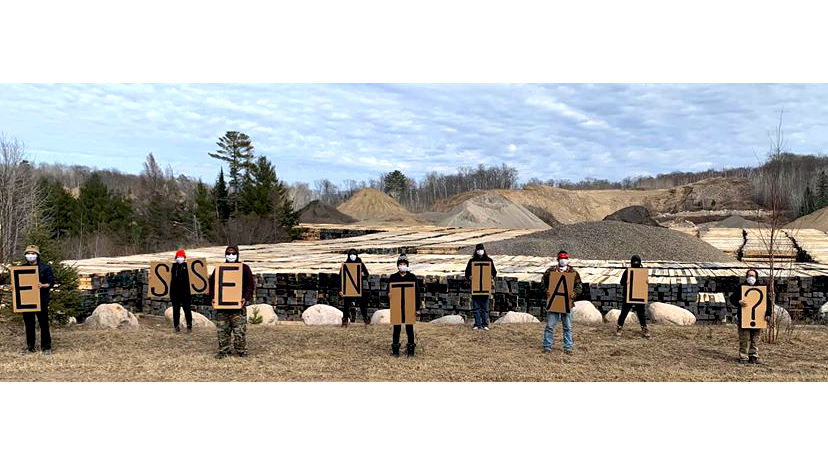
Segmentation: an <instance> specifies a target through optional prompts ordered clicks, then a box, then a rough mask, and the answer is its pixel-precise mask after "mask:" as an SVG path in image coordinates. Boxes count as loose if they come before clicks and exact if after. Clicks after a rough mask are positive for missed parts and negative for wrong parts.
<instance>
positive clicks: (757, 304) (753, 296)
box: [740, 286, 768, 329]
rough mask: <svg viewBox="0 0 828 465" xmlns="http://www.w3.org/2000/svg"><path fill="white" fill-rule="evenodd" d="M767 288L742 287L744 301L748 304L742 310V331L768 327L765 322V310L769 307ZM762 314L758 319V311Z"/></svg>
mask: <svg viewBox="0 0 828 465" xmlns="http://www.w3.org/2000/svg"><path fill="white" fill-rule="evenodd" d="M767 295H768V292H767V287H766V286H742V300H743V301H745V302H746V303H747V305H746V306H744V307H742V308H741V310H740V311H741V312H742V325H741V327H742V329H762V328H765V327H766V326H767V323H766V322H765V315H764V313H765V312H764V311H763V310H764V309H765V308H766V307H767ZM757 308H758V309H759V310H760V312H762V315H760V316H759V318H756V309H757Z"/></svg>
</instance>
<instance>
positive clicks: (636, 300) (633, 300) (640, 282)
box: [615, 255, 650, 339]
mask: <svg viewBox="0 0 828 465" xmlns="http://www.w3.org/2000/svg"><path fill="white" fill-rule="evenodd" d="M630 268H633V270H632V271H630V270H624V274H622V275H621V289H622V290H623V291H624V295H623V297H622V298H621V315H619V316H618V324H616V325H615V338H616V339H619V338H621V330H622V329H623V328H624V321H626V320H627V315H628V314H629V313H630V310H633V311H635V314H636V316H638V322H639V323H640V324H641V337H643V338H646V339H649V338H650V330H649V329H648V328H647V314H646V313H645V312H644V304H646V303H647V270H645V269H643V268H641V257H639V256H638V255H633V256H632V258H631V259H630ZM639 269H640V270H639ZM636 288H639V289H640V291H639V290H638V289H636ZM636 292H640V293H641V294H643V295H634V294H635V293H636Z"/></svg>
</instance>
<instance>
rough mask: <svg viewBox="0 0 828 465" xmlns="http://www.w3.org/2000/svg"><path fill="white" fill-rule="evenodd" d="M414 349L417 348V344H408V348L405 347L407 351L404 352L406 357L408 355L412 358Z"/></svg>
mask: <svg viewBox="0 0 828 465" xmlns="http://www.w3.org/2000/svg"><path fill="white" fill-rule="evenodd" d="M415 347H417V344H415V343H413V342H412V343H411V344H408V346H406V349H407V350H406V355H408V356H409V357H413V356H414V348H415Z"/></svg>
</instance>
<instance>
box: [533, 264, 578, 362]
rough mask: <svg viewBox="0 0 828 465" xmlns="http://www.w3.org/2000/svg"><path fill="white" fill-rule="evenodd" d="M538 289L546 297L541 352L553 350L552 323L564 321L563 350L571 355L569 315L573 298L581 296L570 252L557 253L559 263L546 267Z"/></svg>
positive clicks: (570, 323)
mask: <svg viewBox="0 0 828 465" xmlns="http://www.w3.org/2000/svg"><path fill="white" fill-rule="evenodd" d="M541 289H542V290H543V291H544V294H545V295H546V298H547V303H546V328H545V329H544V331H543V353H549V352H552V342H553V340H554V337H555V326H557V324H558V321H561V320H562V321H563V333H564V334H563V349H564V353H565V354H567V355H571V354H572V318H571V316H570V314H569V313H570V311H571V310H572V308H573V307H574V306H575V298H577V297H578V296H579V295H581V290H582V286H581V275H580V274H579V273H578V272H577V271H576V270H575V269H574V268H572V267H571V266H569V254H567V253H566V251H563V250H561V251H560V252H558V264H557V265H556V266H553V267H549V269H547V270H546V272H545V273H544V274H543V278H542V279H541Z"/></svg>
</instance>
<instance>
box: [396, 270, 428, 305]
mask: <svg viewBox="0 0 828 465" xmlns="http://www.w3.org/2000/svg"><path fill="white" fill-rule="evenodd" d="M388 282H389V283H405V282H413V283H414V291H415V292H416V294H415V295H416V296H417V306H416V307H415V308H416V310H417V311H418V312H419V311H420V308H421V301H422V294H421V293H420V285H419V284H417V277H416V276H414V273H412V272H410V271H409V272H408V273H406V274H405V276H403V275H401V274H400V272H399V271H398V272H396V273H394V274H392V275H391V276H389V277H388Z"/></svg>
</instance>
